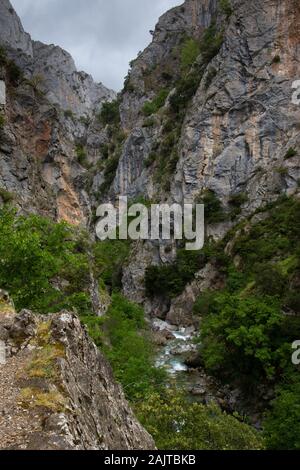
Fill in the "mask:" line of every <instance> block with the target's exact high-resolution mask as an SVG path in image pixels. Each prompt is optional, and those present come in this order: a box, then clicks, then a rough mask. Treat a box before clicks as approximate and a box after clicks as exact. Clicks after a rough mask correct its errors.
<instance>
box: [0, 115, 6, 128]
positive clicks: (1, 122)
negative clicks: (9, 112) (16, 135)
mask: <svg viewBox="0 0 300 470" xmlns="http://www.w3.org/2000/svg"><path fill="white" fill-rule="evenodd" d="M4 126H5V116H4V114H2V113H0V131H1V130H3V128H4Z"/></svg>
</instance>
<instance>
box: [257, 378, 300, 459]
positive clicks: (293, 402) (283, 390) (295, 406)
mask: <svg viewBox="0 0 300 470" xmlns="http://www.w3.org/2000/svg"><path fill="white" fill-rule="evenodd" d="M264 435H265V439H266V446H267V448H268V449H276V450H300V381H299V379H298V377H296V378H295V380H294V381H292V382H291V383H289V384H286V385H283V386H281V387H280V388H279V389H278V391H277V398H276V399H275V400H274V401H273V402H272V409H271V411H270V412H269V413H268V415H267V418H266V420H265V422H264Z"/></svg>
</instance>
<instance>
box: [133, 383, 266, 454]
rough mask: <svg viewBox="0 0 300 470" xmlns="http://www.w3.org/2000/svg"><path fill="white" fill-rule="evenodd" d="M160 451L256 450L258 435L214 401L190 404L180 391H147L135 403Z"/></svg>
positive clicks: (259, 441)
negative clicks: (147, 392)
mask: <svg viewBox="0 0 300 470" xmlns="http://www.w3.org/2000/svg"><path fill="white" fill-rule="evenodd" d="M135 412H136V414H137V417H138V419H139V420H140V422H141V423H142V425H143V426H144V427H145V428H146V429H147V430H148V432H149V433H150V434H151V435H152V436H153V438H154V440H155V443H156V445H157V447H158V449H160V450H177V451H178V450H190V449H194V450H246V449H249V450H255V449H256V450H260V449H263V448H264V441H263V438H262V436H260V434H259V433H258V432H257V431H256V430H254V429H253V428H251V427H250V426H248V425H247V424H245V423H243V422H241V421H239V420H238V419H236V418H234V417H233V416H229V415H227V414H226V413H224V412H222V411H221V410H220V408H218V407H217V406H216V405H214V404H210V405H208V406H204V405H202V404H199V403H191V402H189V401H187V399H186V398H185V397H184V396H183V394H182V393H181V392H180V391H177V390H174V389H170V390H166V391H165V393H164V394H158V393H153V394H150V396H148V397H147V398H146V399H145V400H144V401H142V402H141V403H138V404H137V405H136V406H135Z"/></svg>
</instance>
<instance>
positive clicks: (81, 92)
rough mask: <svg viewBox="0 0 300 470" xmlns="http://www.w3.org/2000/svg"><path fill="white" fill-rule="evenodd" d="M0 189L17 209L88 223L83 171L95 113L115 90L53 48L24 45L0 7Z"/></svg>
mask: <svg viewBox="0 0 300 470" xmlns="http://www.w3.org/2000/svg"><path fill="white" fill-rule="evenodd" d="M0 46H1V59H0V88H1V90H2V91H1V96H2V98H1V104H0V105H1V108H2V110H1V115H3V117H4V122H3V123H2V126H1V128H0V188H1V189H2V190H3V191H6V194H9V195H10V197H11V198H13V199H14V200H15V203H16V204H17V205H18V206H19V207H20V208H21V209H22V210H23V211H32V210H34V211H37V212H39V213H42V214H45V215H47V216H50V217H52V218H56V219H58V220H61V219H64V220H67V221H68V222H70V223H73V224H81V223H82V224H85V225H87V224H88V221H89V219H90V217H91V207H90V201H89V197H88V192H87V189H88V187H89V175H88V171H87V169H88V167H89V166H90V165H93V164H94V163H95V162H97V160H98V159H99V158H100V155H99V153H100V150H99V147H100V143H101V139H102V137H101V128H100V125H99V124H98V120H97V117H96V116H97V114H98V113H99V111H100V109H101V106H102V103H103V102H105V101H110V100H111V99H113V98H114V97H115V93H114V92H113V91H111V90H108V89H107V88H105V87H104V86H103V85H102V84H101V83H100V84H97V83H95V82H94V81H93V79H92V77H91V76H89V75H87V74H86V73H84V72H78V71H77V70H76V67H75V64H74V61H73V59H72V57H71V56H70V55H69V54H68V53H67V52H66V51H64V50H62V49H61V48H60V47H58V46H54V45H45V44H42V43H40V42H36V41H32V40H31V38H30V36H29V35H28V34H27V33H25V32H24V29H23V27H22V24H21V22H20V20H19V18H18V16H17V14H16V13H15V11H14V9H13V8H12V6H11V4H10V2H9V0H4V1H1V3H0Z"/></svg>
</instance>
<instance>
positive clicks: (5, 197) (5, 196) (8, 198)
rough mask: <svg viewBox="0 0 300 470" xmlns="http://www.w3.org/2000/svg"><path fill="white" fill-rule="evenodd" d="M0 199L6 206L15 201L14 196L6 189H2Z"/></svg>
mask: <svg viewBox="0 0 300 470" xmlns="http://www.w3.org/2000/svg"><path fill="white" fill-rule="evenodd" d="M0 198H1V199H2V201H3V203H4V204H8V203H10V202H12V201H13V200H14V195H13V194H12V193H10V192H9V191H7V190H6V189H3V188H0Z"/></svg>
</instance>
